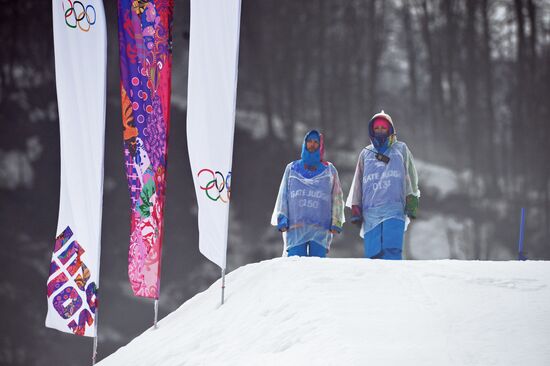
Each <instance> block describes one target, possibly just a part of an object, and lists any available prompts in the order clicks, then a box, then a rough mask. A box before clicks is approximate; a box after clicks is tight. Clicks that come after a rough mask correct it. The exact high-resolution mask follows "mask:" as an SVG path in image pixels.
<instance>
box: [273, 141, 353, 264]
mask: <svg viewBox="0 0 550 366" xmlns="http://www.w3.org/2000/svg"><path fill="white" fill-rule="evenodd" d="M323 153H324V142H323V135H322V134H320V133H319V132H318V131H316V130H312V131H310V132H308V133H307V134H306V136H305V138H304V143H303V146H302V158H301V159H300V160H296V161H293V162H291V163H290V164H288V165H287V166H286V169H285V172H284V175H283V179H282V181H281V186H280V188H279V194H278V196H277V202H276V203H275V209H274V211H273V216H272V219H271V224H272V225H273V226H277V229H278V230H279V231H281V232H282V233H283V241H284V243H285V253H286V254H288V256H309V257H325V256H326V254H327V253H328V251H329V249H330V244H331V242H332V237H333V235H334V234H335V233H340V232H341V231H342V225H343V224H344V201H343V193H342V188H341V185H340V179H339V178H338V172H337V171H336V168H335V167H334V165H332V164H331V163H330V162H327V161H324V160H323Z"/></svg>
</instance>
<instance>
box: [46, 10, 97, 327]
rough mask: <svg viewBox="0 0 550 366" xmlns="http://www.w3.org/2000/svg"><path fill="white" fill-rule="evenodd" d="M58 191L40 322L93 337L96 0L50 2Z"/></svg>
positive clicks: (95, 260) (95, 175)
mask: <svg viewBox="0 0 550 366" xmlns="http://www.w3.org/2000/svg"><path fill="white" fill-rule="evenodd" d="M52 11H53V34H54V49H55V78H56V87H57V103H58V110H59V131H60V145H61V191H60V198H59V200H60V203H59V218H58V223H57V230H56V240H55V242H54V243H52V244H53V255H52V260H51V264H50V275H49V277H48V283H47V300H48V313H47V315H46V326H47V327H50V328H55V329H58V330H60V331H63V332H67V333H74V334H77V335H82V336H89V337H94V336H96V332H97V327H96V312H97V298H96V295H97V290H98V287H99V257H100V249H101V247H100V245H101V213H102V204H103V155H104V153H103V151H104V136H105V86H106V83H105V78H106V61H107V58H106V56H107V53H106V51H107V38H106V35H107V32H106V26H105V12H104V8H103V2H102V1H101V0H80V1H70V0H52Z"/></svg>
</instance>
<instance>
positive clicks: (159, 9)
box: [118, 0, 174, 299]
mask: <svg viewBox="0 0 550 366" xmlns="http://www.w3.org/2000/svg"><path fill="white" fill-rule="evenodd" d="M173 9H174V1H173V0H149V1H135V0H119V1H118V28H119V31H118V35H119V53H120V94H121V99H122V125H123V139H124V155H125V171H126V177H127V180H128V188H129V191H130V199H131V213H130V215H131V225H130V226H131V228H130V231H131V233H130V245H129V252H128V276H129V279H130V284H131V287H132V290H133V292H134V294H135V295H136V296H141V297H148V298H154V299H158V297H159V291H160V272H161V251H162V240H163V234H164V224H163V222H164V202H165V190H166V166H167V165H166V160H167V143H168V131H169V126H170V91H171V69H172V18H173Z"/></svg>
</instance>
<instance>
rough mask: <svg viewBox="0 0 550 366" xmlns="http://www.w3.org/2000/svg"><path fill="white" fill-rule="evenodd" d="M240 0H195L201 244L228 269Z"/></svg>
mask: <svg viewBox="0 0 550 366" xmlns="http://www.w3.org/2000/svg"><path fill="white" fill-rule="evenodd" d="M240 17H241V1H240V0H191V27H190V46H189V84H188V100H187V144H188V148H189V160H190V162H191V170H192V172H193V180H194V183H195V192H196V194H197V201H198V211H199V212H198V215H199V217H198V221H199V249H200V251H201V253H202V254H204V255H205V256H206V257H207V258H208V259H210V260H211V261H212V262H214V263H216V264H217V265H218V266H220V267H221V268H222V269H225V265H226V254H227V229H228V215H229V200H230V196H231V162H232V159H233V132H234V129H235V99H236V95H237V66H238V54H239V29H240Z"/></svg>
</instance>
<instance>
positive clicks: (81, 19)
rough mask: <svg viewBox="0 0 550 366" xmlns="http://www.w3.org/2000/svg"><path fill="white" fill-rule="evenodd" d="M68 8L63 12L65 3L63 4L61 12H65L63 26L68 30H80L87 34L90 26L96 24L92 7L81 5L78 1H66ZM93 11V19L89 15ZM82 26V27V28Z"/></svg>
mask: <svg viewBox="0 0 550 366" xmlns="http://www.w3.org/2000/svg"><path fill="white" fill-rule="evenodd" d="M67 2H68V3H69V5H70V7H69V8H68V9H66V10H65V2H63V10H64V11H65V24H67V26H68V27H69V28H73V29H75V28H76V27H78V28H80V30H81V31H83V32H88V31H89V30H90V28H91V27H92V25H94V24H95V22H96V12H95V8H94V7H93V6H92V5H86V6H84V4H82V2H80V1H74V2H73V1H71V0H67ZM92 11H93V18H92V17H91V13H92ZM82 24H84V26H82Z"/></svg>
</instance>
